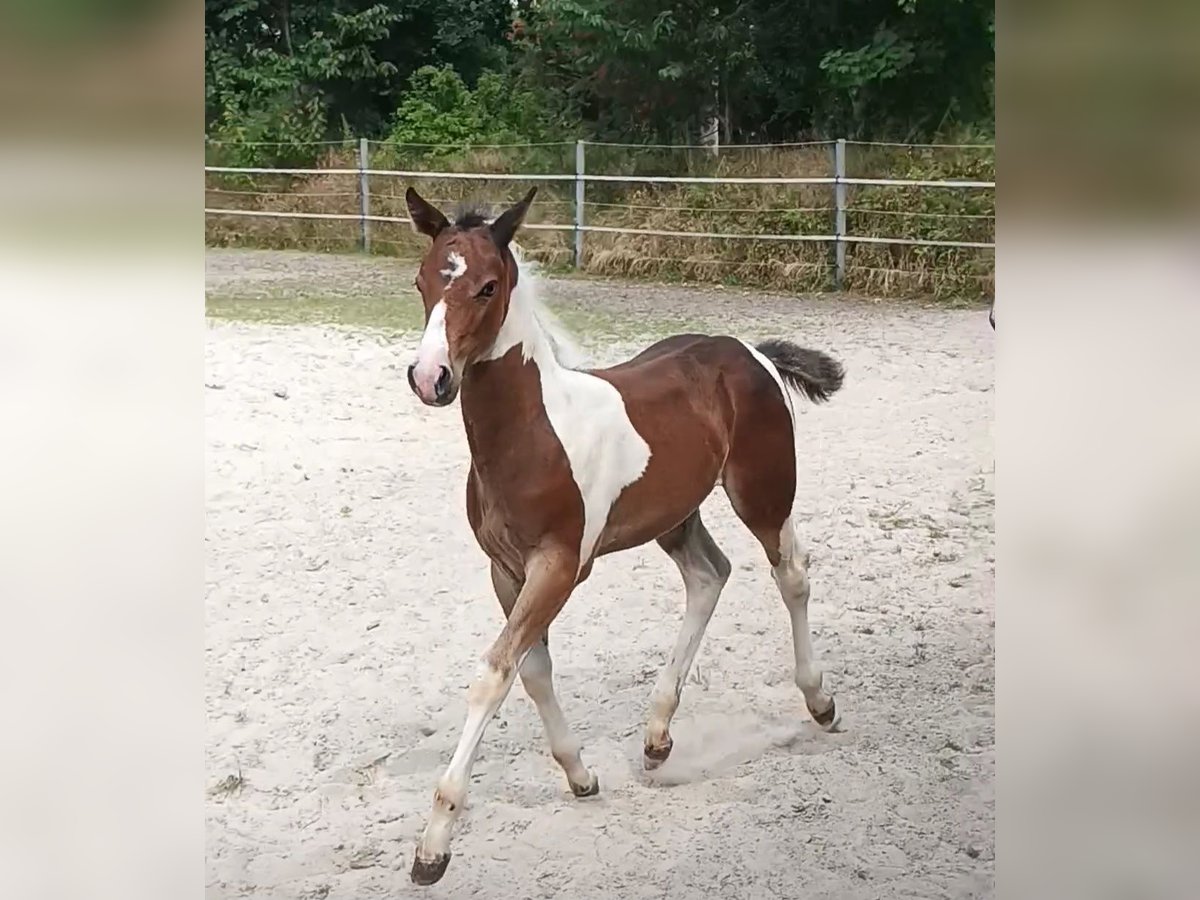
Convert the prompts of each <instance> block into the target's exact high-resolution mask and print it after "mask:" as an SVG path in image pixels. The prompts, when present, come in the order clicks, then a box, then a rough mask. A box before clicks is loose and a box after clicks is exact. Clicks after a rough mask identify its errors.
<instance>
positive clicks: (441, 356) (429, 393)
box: [413, 300, 450, 398]
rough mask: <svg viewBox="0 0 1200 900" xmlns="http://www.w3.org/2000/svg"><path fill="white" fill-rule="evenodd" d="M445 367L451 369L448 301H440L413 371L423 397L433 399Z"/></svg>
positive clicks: (429, 324) (418, 352)
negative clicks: (447, 320)
mask: <svg viewBox="0 0 1200 900" xmlns="http://www.w3.org/2000/svg"><path fill="white" fill-rule="evenodd" d="M443 366H445V367H446V368H447V369H449V368H450V344H449V341H447V339H446V301H444V300H439V301H438V304H437V306H435V307H434V308H433V312H431V313H430V314H429V321H428V322H427V323H426V324H425V333H424V334H422V335H421V343H420V344H419V345H418V347H417V362H416V367H415V368H414V369H413V381H414V382H415V383H416V385H417V390H418V391H419V392H420V393H421V396H422V397H427V398H431V397H433V395H434V385H436V384H437V380H438V378H439V377H440V376H441V374H442V367H443Z"/></svg>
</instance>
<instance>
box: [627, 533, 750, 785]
mask: <svg viewBox="0 0 1200 900" xmlns="http://www.w3.org/2000/svg"><path fill="white" fill-rule="evenodd" d="M658 543H659V546H661V547H662V548H663V549H664V550H666V551H667V553H668V554H669V555H670V557H671V559H673V560H674V561H675V565H677V566H678V567H679V573H680V574H681V575H682V576H683V586H684V591H685V594H686V608H685V610H684V613H683V627H682V628H681V629H680V630H679V637H678V638H677V639H676V641H675V649H674V650H672V651H671V659H670V662H668V663H667V665H666V667H665V668H664V669H663V670H662V672H661V673H660V674H659V676H658V681H657V683H656V684H655V686H654V695H653V697H652V699H651V702H650V720H649V722H648V723H647V725H646V742H645V765H646V768H647V769H654V768H657V767H658V766H659V765H661V764H662V762H663V760H665V759H666V758H667V757H668V756H669V755H670V753H671V746H672V743H673V742H672V740H671V733H670V725H671V718H672V717H673V716H674V715H675V710H677V709H678V708H679V695H680V692H681V691H682V690H683V683H684V681H685V680H686V679H687V674H688V670H689V669H690V668H691V666H692V660H693V659H695V657H696V651H697V650H698V649H699V647H700V639H701V638H702V637H703V636H704V629H705V628H706V627H708V620H709V619H710V618H712V614H713V610H714V609H716V606H717V599H718V597H720V595H721V589H722V588H723V587H725V582H726V581H728V580H729V572H730V565H729V560H728V559H727V558H726V557H725V554H724V553H722V552H721V550H720V548H719V547H717V545H716V543H714V541H713V539H712V535H710V534H709V533H708V529H706V528H705V527H704V523H703V522H701V521H700V511H699V510H697V511H696V512H694V513H692V514H691V516H689V517H688V518H687V519H686V520H685V521H684V522H683V524H682V525H680V526H678V527H677V528H675V529H674V530H673V531H670V532H668V533H667V534H665V535H663V536H662V537H661V538H659V539H658Z"/></svg>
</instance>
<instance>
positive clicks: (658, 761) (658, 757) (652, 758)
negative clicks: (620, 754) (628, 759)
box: [642, 738, 675, 770]
mask: <svg viewBox="0 0 1200 900" xmlns="http://www.w3.org/2000/svg"><path fill="white" fill-rule="evenodd" d="M674 746H675V742H674V741H673V740H671V739H670V738H667V742H666V744H664V745H663V746H661V747H651V746H650V745H649V744H647V745H646V746H645V747H644V748H643V751H642V752H643V753H644V754H645V758H644V759H643V760H642V762H643V764H644V765H645V766H646V768H647V769H649V770H653V769H657V768H658V767H659V766H661V765H662V764H663V763H665V762H666V761H667V757H668V756H670V755H671V748H672V747H674Z"/></svg>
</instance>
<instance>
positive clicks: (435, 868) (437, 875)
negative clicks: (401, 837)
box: [412, 853, 450, 886]
mask: <svg viewBox="0 0 1200 900" xmlns="http://www.w3.org/2000/svg"><path fill="white" fill-rule="evenodd" d="M448 865H450V854H449V853H443V854H442V855H441V856H437V857H434V860H433V862H425V860H423V859H421V857H419V856H418V857H415V858H414V859H413V867H412V880H413V884H419V885H422V886H428V885H431V884H437V883H438V882H439V881H441V880H442V876H443V875H445V874H446V866H448Z"/></svg>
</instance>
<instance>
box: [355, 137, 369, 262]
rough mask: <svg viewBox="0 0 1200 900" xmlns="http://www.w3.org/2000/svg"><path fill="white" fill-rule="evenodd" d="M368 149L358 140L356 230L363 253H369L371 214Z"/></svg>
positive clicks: (364, 139) (365, 141)
mask: <svg viewBox="0 0 1200 900" xmlns="http://www.w3.org/2000/svg"><path fill="white" fill-rule="evenodd" d="M370 153H371V151H370V149H368V147H367V139H366V138H359V139H358V208H359V211H358V228H359V233H360V235H361V237H362V250H363V253H370V252H371V223H370V221H369V220H368V219H367V216H369V215H370V214H371V188H370V186H369V183H368V182H369V180H370V179H369V178H368V177H367V169H369V168H371V165H370V162H371V161H370Z"/></svg>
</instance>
